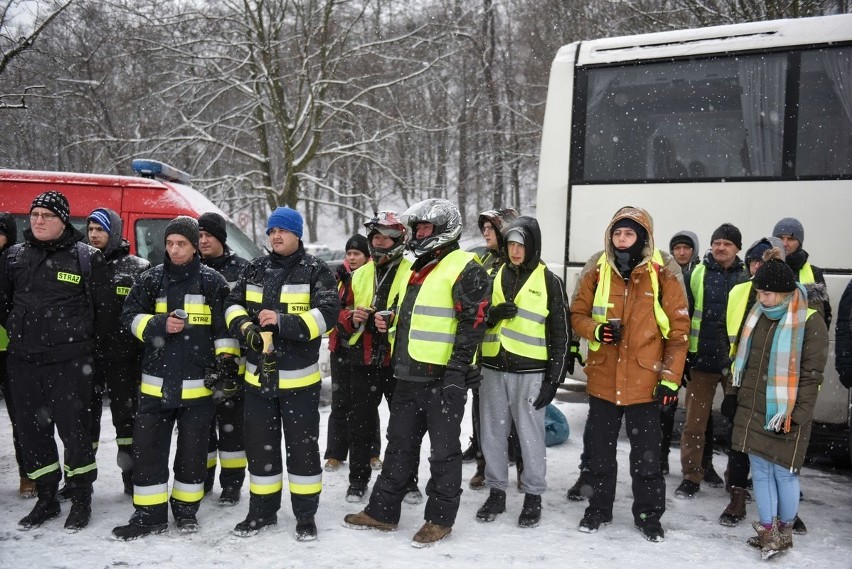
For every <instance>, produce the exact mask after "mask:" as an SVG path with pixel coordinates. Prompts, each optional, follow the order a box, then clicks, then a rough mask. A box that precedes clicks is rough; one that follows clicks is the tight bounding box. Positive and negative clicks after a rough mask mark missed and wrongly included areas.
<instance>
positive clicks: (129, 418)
mask: <svg viewBox="0 0 852 569" xmlns="http://www.w3.org/2000/svg"><path fill="white" fill-rule="evenodd" d="M121 230H122V222H121V218H120V217H119V215H118V214H117V213H116V212H114V211H113V210H111V209H106V208H98V209H96V210H94V211H93V212H92V213H91V214H90V215H89V217H88V218H87V219H86V233H87V239H88V242H89V245H91V246H93V247H95V248H96V249H99V250H100V251H101V252H102V253H103V255H104V257H105V258H106V260H107V280H106V282H105V283H104V286H102V287H98V290H96V291H95V294H94V301H95V303H96V304H97V306H98V312H99V313H100V314H101V315H102V317H101V318H99V319H98V325H97V327H96V328H95V368H94V376H93V382H92V414H91V421H92V422H91V435H92V445H93V446H94V448H95V449H96V450H97V447H98V442H99V441H100V435H101V413H102V411H103V395H104V392H106V394H107V397H108V398H109V408H110V411H111V413H112V424H113V426H114V427H115V442H116V445H117V446H118V455H117V457H116V459H117V462H118V466H119V468H120V469H121V479H122V481H123V483H124V493H125V494H128V495H130V496H132V495H133V479H132V472H133V446H132V445H133V421H134V419H135V417H136V394H137V391H138V390H139V380H140V378H141V377H142V346H141V344H139V341H138V340H137V339H136V338H134V337H133V336H132V335H131V334H130V333H129V332H128V331H127V329H126V328H125V327H124V326H122V325H121V310H122V307H123V306H124V300H125V299H126V298H127V295H128V294H130V288H131V287H132V286H133V283H134V282H135V281H136V279H137V278H138V277H139V275H141V274H142V273H143V272H144V271H147V270H148V269H149V268H151V263H149V262H148V261H147V260H146V259H142V258H141V257H137V256H136V255H131V254H130V243H128V242H127V240H126V239H122V237H121Z"/></svg>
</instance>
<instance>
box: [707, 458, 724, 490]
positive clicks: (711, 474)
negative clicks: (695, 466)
mask: <svg viewBox="0 0 852 569" xmlns="http://www.w3.org/2000/svg"><path fill="white" fill-rule="evenodd" d="M701 468H703V469H704V483H705V484H706V485H708V486H709V487H711V488H722V487H724V486H725V481H724V480H722V477H721V476H719V473H717V472H716V469H715V468H713V460H712V459H707V460H704V461H703V462H702V463H701Z"/></svg>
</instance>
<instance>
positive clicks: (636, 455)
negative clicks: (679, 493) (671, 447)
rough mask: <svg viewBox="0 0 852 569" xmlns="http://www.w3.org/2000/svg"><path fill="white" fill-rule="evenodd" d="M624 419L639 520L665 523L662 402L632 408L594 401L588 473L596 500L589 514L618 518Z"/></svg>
mask: <svg viewBox="0 0 852 569" xmlns="http://www.w3.org/2000/svg"><path fill="white" fill-rule="evenodd" d="M622 417H624V420H625V421H626V427H627V437H628V439H629V440H630V476H631V478H632V482H633V483H632V488H633V508H632V511H633V521H634V523H636V524H639V525H644V524H646V523H648V522H649V521H659V519H660V518H661V517H662V515H663V513H664V512H665V511H666V482H665V479H664V478H663V475H662V473H661V472H660V406H659V404H658V403H657V402H656V401H652V402H650V403H639V404H636V405H628V406H626V407H622V406H617V405H615V404H614V403H610V402H609V401H605V400H603V399H599V398H597V397H589V418H588V425H589V427H588V429H587V433H585V436H584V439H585V442H586V444H587V446H586V452H587V453H588V465H589V470H588V472H587V474H586V476H587V480H588V481H589V485H590V486H591V487H592V495H591V496H590V497H589V506H588V508H587V509H586V512H587V513H589V512H597V513H598V514H599V515H601V517H603V518H608V517H612V505H613V502H614V501H615V483H616V477H617V472H618V464H617V462H616V445H617V441H618V433H619V431H620V430H621V420H622Z"/></svg>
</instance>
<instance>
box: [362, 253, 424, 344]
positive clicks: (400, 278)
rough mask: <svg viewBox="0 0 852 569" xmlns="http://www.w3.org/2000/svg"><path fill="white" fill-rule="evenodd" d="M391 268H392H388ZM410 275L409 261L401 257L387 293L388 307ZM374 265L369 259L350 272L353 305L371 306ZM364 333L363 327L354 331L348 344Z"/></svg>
mask: <svg viewBox="0 0 852 569" xmlns="http://www.w3.org/2000/svg"><path fill="white" fill-rule="evenodd" d="M388 270H392V269H388ZM410 275H411V261H409V260H408V259H406V258H404V257H403V258H402V259H401V260H400V262H399V266H398V267H397V269H396V274H395V275H394V277H393V283H392V284H391V289H390V293H389V294H388V301H387V305H386V306H388V307H391V306H393V305H394V304H395V302H396V298H397V297H398V296H399V291H400V290H404V289H405V285H407V284H408V277H409V276H410ZM375 289H376V265H375V264H374V263H373V262H372V261H370V262H369V263H367V264H366V265H364V266H363V267H358V268H357V269H356V270H355V272H354V273H352V295H353V299H354V300H353V303H354V305H355V307H356V308H357V307H359V306H363V307H371V306H372V303H373V297H374V296H375V294H376V290H375ZM363 333H364V329H363V328H362V329H360V330H357V331H355V333H354V334H352V336H350V338H349V345H350V346H354V345H355V344H356V343H357V342H358V338H360V337H361V334H363Z"/></svg>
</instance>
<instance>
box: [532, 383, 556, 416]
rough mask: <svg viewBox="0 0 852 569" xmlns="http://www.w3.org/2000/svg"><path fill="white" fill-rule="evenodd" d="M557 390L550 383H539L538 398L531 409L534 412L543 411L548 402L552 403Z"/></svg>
mask: <svg viewBox="0 0 852 569" xmlns="http://www.w3.org/2000/svg"><path fill="white" fill-rule="evenodd" d="M558 388H559V386H558V385H555V384H553V383H550V382H549V381H542V382H541V389H539V391H538V397H536V398H535V401H533V407H534V408H535V410H536V411H538V410H539V409H544V408H545V407H547V406H548V405H550V402H551V401H553V398H554V397H556V390H557V389H558Z"/></svg>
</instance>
